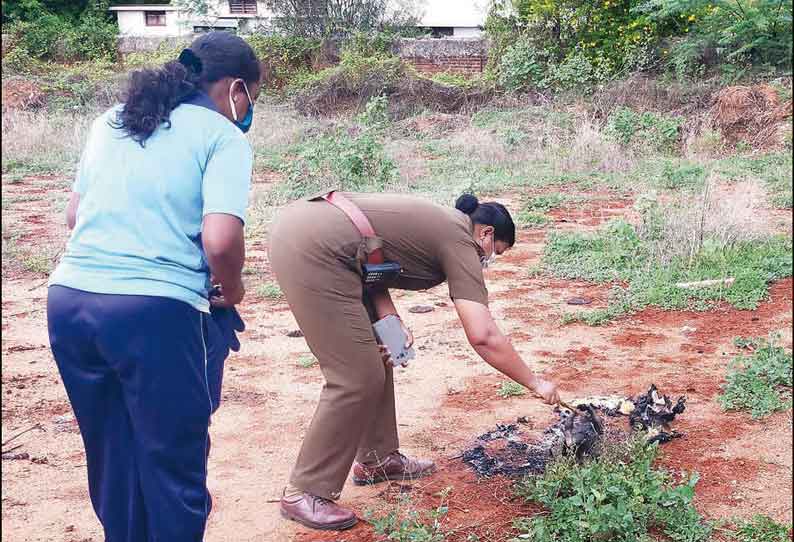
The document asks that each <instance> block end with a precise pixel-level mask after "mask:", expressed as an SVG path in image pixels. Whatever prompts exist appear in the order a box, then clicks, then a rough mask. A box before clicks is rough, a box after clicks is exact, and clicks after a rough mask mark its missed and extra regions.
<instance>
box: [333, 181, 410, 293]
mask: <svg viewBox="0 0 794 542" xmlns="http://www.w3.org/2000/svg"><path fill="white" fill-rule="evenodd" d="M322 198H323V199H324V200H325V201H327V202H328V203H330V204H331V205H333V206H334V207H336V208H337V209H339V210H340V211H342V212H343V213H345V215H347V217H348V218H349V219H350V221H351V222H352V223H353V225H354V226H355V227H356V229H357V230H358V231H359V233H361V236H362V237H364V238H365V239H366V238H376V237H377V236H376V235H375V228H373V227H372V223H371V222H370V221H369V219H368V218H367V217H366V215H365V214H364V213H363V212H362V211H361V209H359V208H358V205H356V204H355V203H353V202H352V201H350V200H349V199H348V198H347V197H345V195H344V194H342V193H340V192H337V191H335V190H332V191H330V192H328V193H327V194H324V195H323V196H322ZM361 267H362V272H363V273H362V275H363V280H364V284H365V285H366V286H376V285H379V284H380V285H383V284H386V283H388V282H391V281H393V280H394V279H396V278H397V277H399V276H400V272H401V271H402V267H401V266H400V264H399V263H397V262H387V261H385V259H384V257H383V249H382V248H380V247H375V248H373V249H372V250H371V251H368V252H367V263H365V264H363V265H362V266H361Z"/></svg>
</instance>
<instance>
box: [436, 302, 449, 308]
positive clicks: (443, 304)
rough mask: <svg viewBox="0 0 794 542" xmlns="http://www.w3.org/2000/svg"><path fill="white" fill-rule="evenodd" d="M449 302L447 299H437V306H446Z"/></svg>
mask: <svg viewBox="0 0 794 542" xmlns="http://www.w3.org/2000/svg"><path fill="white" fill-rule="evenodd" d="M446 306H447V303H446V302H445V301H436V307H446Z"/></svg>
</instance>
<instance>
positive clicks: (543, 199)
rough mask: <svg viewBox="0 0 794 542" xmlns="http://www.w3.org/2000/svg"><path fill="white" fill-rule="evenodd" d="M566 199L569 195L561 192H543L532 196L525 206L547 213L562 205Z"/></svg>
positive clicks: (531, 209) (528, 208)
mask: <svg viewBox="0 0 794 542" xmlns="http://www.w3.org/2000/svg"><path fill="white" fill-rule="evenodd" d="M566 200H567V197H566V196H565V195H564V194H560V193H559V192H552V193H550V194H541V195H539V196H534V197H532V198H530V200H529V201H528V202H527V204H526V205H525V206H524V208H525V209H527V210H530V211H538V212H542V213H545V212H548V211H551V210H552V209H556V208H557V207H559V206H561V205H562V204H563V203H564V202H565V201H566Z"/></svg>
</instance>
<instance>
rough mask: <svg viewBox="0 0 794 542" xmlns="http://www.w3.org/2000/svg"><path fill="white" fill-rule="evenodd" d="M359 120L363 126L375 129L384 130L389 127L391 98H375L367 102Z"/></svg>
mask: <svg viewBox="0 0 794 542" xmlns="http://www.w3.org/2000/svg"><path fill="white" fill-rule="evenodd" d="M357 120H358V122H359V123H361V124H362V125H364V126H366V127H368V128H373V129H378V130H379V129H383V128H386V127H387V126H388V125H389V121H390V119H389V98H388V97H387V96H373V97H372V98H370V100H369V101H368V102H367V105H366V106H365V107H364V111H362V112H361V113H360V114H359V115H358V117H357Z"/></svg>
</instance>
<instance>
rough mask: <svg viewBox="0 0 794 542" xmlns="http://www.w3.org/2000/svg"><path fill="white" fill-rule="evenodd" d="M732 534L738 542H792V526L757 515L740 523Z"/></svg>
mask: <svg viewBox="0 0 794 542" xmlns="http://www.w3.org/2000/svg"><path fill="white" fill-rule="evenodd" d="M730 534H731V535H732V538H734V539H735V540H737V541H738V542H788V541H789V540H791V525H783V524H780V523H777V522H776V521H775V520H773V519H772V518H769V517H766V516H761V515H757V516H754V517H753V518H752V519H750V520H740V521H738V522H737V524H736V529H735V530H734V532H732V533H730Z"/></svg>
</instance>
